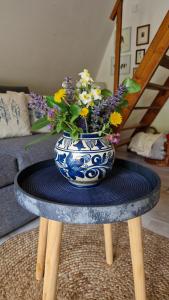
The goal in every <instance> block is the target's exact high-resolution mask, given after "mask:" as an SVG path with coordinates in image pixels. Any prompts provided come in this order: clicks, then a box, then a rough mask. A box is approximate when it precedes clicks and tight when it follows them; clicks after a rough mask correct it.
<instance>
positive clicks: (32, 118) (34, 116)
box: [7, 91, 50, 133]
mask: <svg viewBox="0 0 169 300" xmlns="http://www.w3.org/2000/svg"><path fill="white" fill-rule="evenodd" d="M7 94H9V95H14V96H15V95H17V94H22V95H24V97H25V100H26V103H27V105H28V102H29V100H30V95H29V94H24V93H23V92H21V93H17V92H13V91H7ZM29 118H30V124H31V126H32V124H33V123H35V122H36V121H38V120H39V117H38V113H37V112H36V111H33V110H29ZM33 132H37V133H48V132H50V130H49V128H48V126H45V127H43V128H41V129H38V130H34V131H33Z"/></svg>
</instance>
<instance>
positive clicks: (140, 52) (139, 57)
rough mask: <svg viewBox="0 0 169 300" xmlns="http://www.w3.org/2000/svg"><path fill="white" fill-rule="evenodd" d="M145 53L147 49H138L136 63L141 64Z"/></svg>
mask: <svg viewBox="0 0 169 300" xmlns="http://www.w3.org/2000/svg"><path fill="white" fill-rule="evenodd" d="M144 54H145V49H138V50H136V58H135V63H136V65H139V64H140V63H141V61H142V59H143V57H144Z"/></svg>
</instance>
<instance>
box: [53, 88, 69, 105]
mask: <svg viewBox="0 0 169 300" xmlns="http://www.w3.org/2000/svg"><path fill="white" fill-rule="evenodd" d="M65 97H66V90H65V89H60V90H58V91H57V92H56V93H55V94H54V101H55V102H56V103H61V102H62V100H63V99H64V98H65Z"/></svg>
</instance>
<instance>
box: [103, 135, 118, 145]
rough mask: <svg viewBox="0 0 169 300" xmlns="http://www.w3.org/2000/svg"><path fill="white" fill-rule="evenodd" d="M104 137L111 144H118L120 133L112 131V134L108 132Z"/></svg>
mask: <svg viewBox="0 0 169 300" xmlns="http://www.w3.org/2000/svg"><path fill="white" fill-rule="evenodd" d="M106 139H107V140H108V141H109V142H110V143H111V144H115V145H117V144H119V142H120V133H119V132H117V133H113V134H108V135H107V136H106Z"/></svg>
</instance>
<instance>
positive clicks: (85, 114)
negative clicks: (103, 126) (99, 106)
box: [80, 107, 89, 118]
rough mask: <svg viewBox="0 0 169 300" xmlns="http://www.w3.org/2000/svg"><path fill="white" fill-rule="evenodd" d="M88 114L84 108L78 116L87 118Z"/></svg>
mask: <svg viewBox="0 0 169 300" xmlns="http://www.w3.org/2000/svg"><path fill="white" fill-rule="evenodd" d="M88 113H89V110H88V108H86V107H84V108H82V110H81V112H80V115H81V116H82V117H84V118H85V117H87V115H88Z"/></svg>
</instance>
